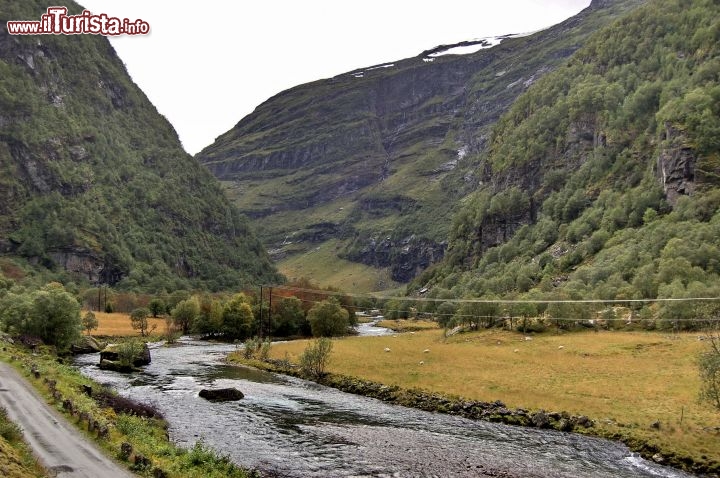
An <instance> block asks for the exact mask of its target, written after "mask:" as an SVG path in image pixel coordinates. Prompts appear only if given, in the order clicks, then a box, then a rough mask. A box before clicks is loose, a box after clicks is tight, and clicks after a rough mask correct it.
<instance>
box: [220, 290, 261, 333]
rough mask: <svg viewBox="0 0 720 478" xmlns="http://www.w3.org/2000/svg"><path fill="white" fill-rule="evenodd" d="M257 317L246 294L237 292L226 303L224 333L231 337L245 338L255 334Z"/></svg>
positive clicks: (223, 321)
mask: <svg viewBox="0 0 720 478" xmlns="http://www.w3.org/2000/svg"><path fill="white" fill-rule="evenodd" d="M254 325H255V317H254V316H253V311H252V307H250V304H248V303H247V298H246V297H245V294H237V295H235V296H234V297H233V298H232V299H230V302H228V303H227V304H226V305H225V310H224V311H223V314H222V333H223V335H225V336H226V337H227V338H229V339H244V338H247V337H250V336H251V335H252V334H253V328H254Z"/></svg>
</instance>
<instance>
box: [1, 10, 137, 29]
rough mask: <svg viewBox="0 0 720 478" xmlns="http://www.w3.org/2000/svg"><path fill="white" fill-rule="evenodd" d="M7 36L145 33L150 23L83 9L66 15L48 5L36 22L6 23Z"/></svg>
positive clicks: (65, 11) (63, 11) (19, 21)
mask: <svg viewBox="0 0 720 478" xmlns="http://www.w3.org/2000/svg"><path fill="white" fill-rule="evenodd" d="M7 30H8V33H9V34H11V35H81V34H89V35H146V34H148V33H149V32H150V24H149V23H148V22H144V21H142V20H139V19H138V20H135V21H132V22H131V21H130V20H128V19H127V18H123V19H120V18H116V17H109V16H107V15H106V14H104V13H103V14H100V15H94V14H92V13H90V11H89V10H83V12H82V13H81V14H80V15H68V14H67V8H65V7H49V8H48V9H47V13H46V14H44V15H42V16H41V17H40V21H32V20H28V21H22V20H15V21H9V22H7Z"/></svg>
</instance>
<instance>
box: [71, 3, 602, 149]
mask: <svg viewBox="0 0 720 478" xmlns="http://www.w3.org/2000/svg"><path fill="white" fill-rule="evenodd" d="M80 3H81V4H82V5H83V6H85V7H86V8H88V9H89V10H90V11H91V12H92V13H95V14H101V13H106V14H108V15H109V16H115V17H120V18H129V19H130V20H136V19H142V20H144V21H146V22H148V23H149V24H150V34H148V35H139V36H135V37H127V36H126V37H116V38H111V42H112V44H113V46H114V47H115V49H116V51H117V52H118V54H119V55H120V57H121V58H122V60H123V61H124V62H125V65H126V66H127V69H128V71H129V72H130V75H131V76H132V77H133V79H134V80H135V82H136V83H137V84H138V85H139V86H140V88H142V89H143V91H145V93H146V94H147V96H148V97H149V98H150V101H152V102H153V104H154V105H155V106H156V107H157V109H158V110H159V111H160V113H161V114H163V115H165V117H167V118H168V119H169V120H170V122H171V123H172V124H173V126H174V127H175V129H176V130H177V132H178V134H179V136H180V139H181V141H182V143H183V146H184V147H185V149H186V150H187V151H188V152H189V153H191V154H195V153H197V152H198V151H200V150H201V149H202V148H203V147H205V146H207V145H209V144H211V143H212V142H213V141H214V140H215V138H216V137H217V136H219V135H221V134H222V133H224V132H225V131H227V130H229V129H230V128H232V127H233V126H234V125H235V124H236V123H237V122H238V121H239V120H240V119H241V118H242V117H243V116H245V115H247V114H249V113H250V112H252V111H253V109H255V107H256V106H257V105H259V104H260V103H262V102H263V101H265V100H266V99H268V98H269V97H271V96H273V95H275V94H276V93H279V92H280V91H282V90H285V89H287V88H290V87H292V86H295V85H299V84H302V83H306V82H309V81H313V80H317V79H320V78H329V77H332V76H335V75H338V74H340V73H343V72H346V71H350V70H354V69H356V68H361V67H364V66H370V65H374V64H378V63H383V62H388V61H393V60H399V59H402V58H407V57H410V56H415V55H417V54H419V53H420V52H421V51H423V50H426V49H428V48H431V47H434V46H437V45H440V44H448V43H456V42H460V41H463V40H471V39H474V38H481V37H486V36H495V35H503V34H507V33H524V32H531V31H536V30H540V29H543V28H546V27H548V26H551V25H554V24H556V23H558V22H560V21H562V20H564V19H566V18H568V17H570V16H573V15H575V14H576V13H578V12H579V11H580V10H582V9H583V8H585V7H587V6H588V5H589V4H590V0H493V1H486V0H474V1H471V0H444V1H441V2H437V1H435V2H430V1H426V0H416V1H414V2H401V1H399V0H363V1H360V2H353V3H350V2H345V1H342V0H334V1H333V0H302V1H298V0H294V1H293V0H266V1H262V2H259V1H258V2H248V1H217V0H215V1H207V2H198V1H197V0H194V1H192V2H191V1H189V0H173V1H172V2H169V1H165V2H161V1H147V0H123V1H122V2H118V1H117V0H80ZM58 4H62V2H58Z"/></svg>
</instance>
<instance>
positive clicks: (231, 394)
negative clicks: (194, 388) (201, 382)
mask: <svg viewBox="0 0 720 478" xmlns="http://www.w3.org/2000/svg"><path fill="white" fill-rule="evenodd" d="M200 396H201V397H202V398H204V399H205V400H209V401H211V402H232V401H237V400H240V399H242V398H244V397H245V395H243V393H242V392H241V391H240V390H238V389H237V388H216V389H208V388H203V389H202V390H200Z"/></svg>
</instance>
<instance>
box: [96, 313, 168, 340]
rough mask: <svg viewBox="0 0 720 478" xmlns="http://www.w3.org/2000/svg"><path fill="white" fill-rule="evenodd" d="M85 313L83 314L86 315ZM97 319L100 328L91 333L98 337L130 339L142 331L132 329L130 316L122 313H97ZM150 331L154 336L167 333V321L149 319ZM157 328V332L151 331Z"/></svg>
mask: <svg viewBox="0 0 720 478" xmlns="http://www.w3.org/2000/svg"><path fill="white" fill-rule="evenodd" d="M85 313H86V311H83V312H82V314H85ZM93 314H95V318H97V320H98V328H97V329H96V330H93V331H91V332H90V333H91V335H96V336H110V337H129V336H138V337H139V336H140V331H139V330H135V329H133V328H132V325H131V323H130V314H125V313H122V312H112V313H106V312H95V311H93ZM148 325H149V327H148V331H149V332H150V333H154V334H160V333H163V332H165V327H166V325H165V319H164V318H157V319H153V318H152V317H150V318H148ZM153 326H155V330H154V331H151V329H152V327H153Z"/></svg>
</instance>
